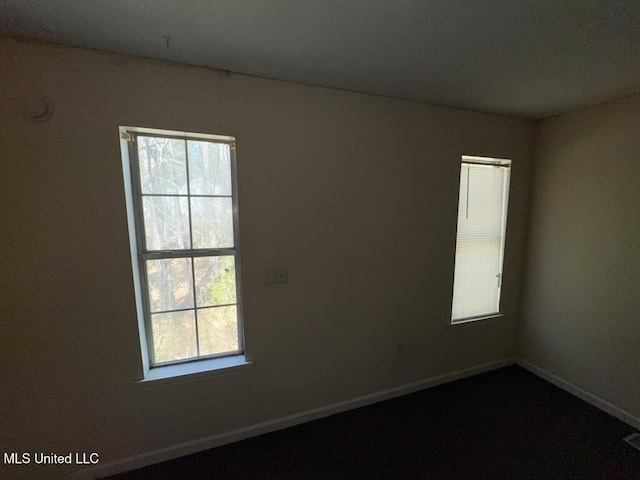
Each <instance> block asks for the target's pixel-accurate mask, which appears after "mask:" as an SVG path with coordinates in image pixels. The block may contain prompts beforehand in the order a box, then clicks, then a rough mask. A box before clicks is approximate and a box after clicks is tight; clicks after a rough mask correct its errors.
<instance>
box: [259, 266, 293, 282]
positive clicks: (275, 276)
mask: <svg viewBox="0 0 640 480" xmlns="http://www.w3.org/2000/svg"><path fill="white" fill-rule="evenodd" d="M287 281H288V276H287V267H269V268H267V270H265V272H264V284H265V285H273V284H275V283H287Z"/></svg>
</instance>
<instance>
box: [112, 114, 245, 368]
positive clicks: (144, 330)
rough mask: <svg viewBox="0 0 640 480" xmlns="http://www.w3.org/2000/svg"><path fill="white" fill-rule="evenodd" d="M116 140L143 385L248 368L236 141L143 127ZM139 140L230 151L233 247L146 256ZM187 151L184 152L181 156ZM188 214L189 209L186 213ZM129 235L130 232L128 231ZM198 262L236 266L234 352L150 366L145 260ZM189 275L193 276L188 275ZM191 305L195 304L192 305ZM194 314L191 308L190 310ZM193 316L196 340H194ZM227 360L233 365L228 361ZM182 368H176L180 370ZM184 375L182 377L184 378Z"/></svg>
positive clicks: (157, 252)
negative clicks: (204, 144) (225, 259)
mask: <svg viewBox="0 0 640 480" xmlns="http://www.w3.org/2000/svg"><path fill="white" fill-rule="evenodd" d="M119 131H120V139H121V153H122V162H123V172H124V176H125V178H124V181H125V195H126V202H127V221H128V226H129V240H130V247H131V257H132V266H133V277H134V290H135V297H136V311H137V316H138V331H139V336H140V346H141V355H142V363H143V381H145V380H147V379H148V380H156V379H158V380H161V379H167V378H171V377H174V376H183V375H186V374H195V373H202V372H206V371H209V370H218V369H222V368H234V369H237V368H238V366H242V365H246V364H251V363H252V362H250V361H248V360H247V359H246V358H245V339H244V311H243V296H242V278H241V277H242V275H241V272H242V264H241V253H240V236H239V221H238V220H239V219H238V217H239V215H238V184H237V162H236V142H235V138H234V137H231V136H226V135H213V134H201V133H191V132H177V131H172V130H162V129H152V128H144V127H127V126H121V127H119ZM138 136H145V137H146V136H150V137H158V138H170V139H177V140H184V141H185V142H186V141H187V140H202V141H210V142H215V143H225V144H228V145H229V149H230V152H229V157H230V170H231V172H230V174H231V206H232V227H233V238H234V241H233V244H234V245H233V247H231V248H213V249H211V248H190V249H176V250H175V251H174V250H166V251H163V250H147V248H146V236H145V225H144V216H143V208H142V191H141V182H140V172H139V166H138V152H137V138H138ZM186 150H188V149H185V151H186ZM186 155H187V157H186V158H187V182H189V177H188V174H189V171H188V152H186ZM187 192H188V193H187V194H182V195H172V196H178V197H185V198H189V197H190V196H194V197H211V198H216V197H224V198H229V196H228V195H190V193H189V190H188V191H187ZM189 208H190V207H189ZM191 222H192V219H191V215H189V226H190V231H191V227H192V224H191ZM132 230H133V231H132ZM201 256H210V257H215V256H233V257H234V264H235V272H236V274H235V286H236V302H235V306H236V312H237V319H236V321H237V329H238V349H237V350H234V351H232V352H225V353H220V354H212V355H202V356H200V355H199V356H197V357H193V358H188V359H181V360H174V361H169V362H160V363H156V362H155V351H154V347H153V332H152V327H151V309H150V305H149V295H148V280H147V271H146V266H145V261H146V260H149V259H162V258H189V259H193V258H197V257H201ZM192 275H193V272H192ZM194 300H195V299H194ZM193 309H194V311H195V310H196V306H195V304H194V308H193ZM196 315H197V313H196ZM197 328H198V327H197V316H196V334H197ZM229 359H235V360H232V361H229ZM196 362H202V364H201V366H195V365H194V366H193V367H189V366H188V365H189V364H194V363H196ZM185 365H186V367H184V368H183V367H181V366H185ZM185 372H186V373H185Z"/></svg>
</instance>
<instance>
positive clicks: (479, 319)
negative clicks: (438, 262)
mask: <svg viewBox="0 0 640 480" xmlns="http://www.w3.org/2000/svg"><path fill="white" fill-rule="evenodd" d="M465 164H469V165H483V166H493V167H497V168H505V169H506V174H505V177H504V183H505V185H504V191H503V196H502V226H501V233H502V241H501V244H500V253H499V256H500V266H499V273H498V275H499V282H500V284H499V287H498V299H497V300H498V302H497V303H498V304H497V311H495V312H486V313H482V314H478V315H473V316H470V317H461V318H456V319H454V318H453V302H454V296H453V293H454V288H455V265H456V257H457V253H458V248H457V243H458V241H457V235H458V220H457V219H458V215H459V207H460V205H459V201H458V208H457V209H456V242H455V247H456V248H455V251H454V270H453V283H452V294H451V312H450V315H449V322H448V324H449V325H470V324H479V323H486V322H488V321H491V320H494V321H495V320H499V319H500V318H502V317H504V316H505V315H506V314H505V313H504V311H503V309H502V307H501V303H500V300H501V299H502V287H503V279H504V256H505V251H506V244H507V216H508V213H509V194H510V187H511V170H512V168H513V161H512V160H511V159H506V158H495V157H483V156H476V155H462V156H461V161H460V164H459V165H460V168H462V167H463V166H464V165H465ZM461 188H462V186H461V185H458V195H460V189H461ZM458 198H459V197H458Z"/></svg>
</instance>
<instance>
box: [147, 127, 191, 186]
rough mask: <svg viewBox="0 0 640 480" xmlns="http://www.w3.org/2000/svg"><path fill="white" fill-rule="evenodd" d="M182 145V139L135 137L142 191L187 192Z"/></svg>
mask: <svg viewBox="0 0 640 480" xmlns="http://www.w3.org/2000/svg"><path fill="white" fill-rule="evenodd" d="M184 144H185V142H184V140H174V139H170V138H158V137H141V136H139V137H138V163H139V165H140V183H141V187H142V193H155V194H158V193H161V194H174V195H175V194H186V193H187V157H186V154H185V146H184Z"/></svg>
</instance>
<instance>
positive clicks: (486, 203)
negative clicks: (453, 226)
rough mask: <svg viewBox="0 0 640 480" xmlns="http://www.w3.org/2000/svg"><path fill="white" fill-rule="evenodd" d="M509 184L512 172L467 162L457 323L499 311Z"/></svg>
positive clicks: (462, 182) (455, 292)
mask: <svg viewBox="0 0 640 480" xmlns="http://www.w3.org/2000/svg"><path fill="white" fill-rule="evenodd" d="M463 158H464V157H463ZM501 163H502V164H505V163H506V162H505V161H502V162H501ZM508 181H509V167H508V166H502V165H496V164H490V163H488V162H487V161H486V159H485V161H484V162H483V163H467V162H464V160H463V163H462V167H461V169H460V196H459V203H458V233H457V239H456V261H455V264H456V266H455V278H454V284H453V308H452V319H453V321H456V320H462V319H467V318H473V317H479V316H483V315H490V314H493V313H497V312H498V311H499V302H500V283H501V274H502V252H503V248H504V231H505V226H506V211H507V208H506V207H507V195H508Z"/></svg>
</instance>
